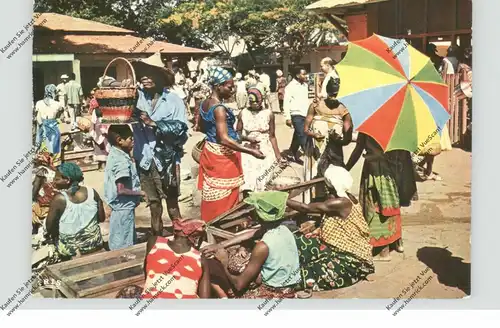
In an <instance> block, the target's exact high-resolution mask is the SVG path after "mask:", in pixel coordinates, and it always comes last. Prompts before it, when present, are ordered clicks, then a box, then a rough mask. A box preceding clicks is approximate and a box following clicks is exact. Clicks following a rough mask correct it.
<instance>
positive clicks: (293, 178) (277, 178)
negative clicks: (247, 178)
mask: <svg viewBox="0 0 500 328" xmlns="http://www.w3.org/2000/svg"><path fill="white" fill-rule="evenodd" d="M287 167H289V168H291V169H292V171H293V175H289V174H285V170H283V169H281V168H279V167H277V168H275V169H274V172H273V173H272V176H271V179H270V180H269V182H268V183H267V186H266V190H276V189H281V188H284V187H287V186H291V185H294V184H298V183H301V182H302V179H301V178H300V174H299V172H297V170H296V169H294V168H293V166H291V165H288V166H287Z"/></svg>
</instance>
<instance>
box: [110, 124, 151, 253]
mask: <svg viewBox="0 0 500 328" xmlns="http://www.w3.org/2000/svg"><path fill="white" fill-rule="evenodd" d="M107 139H108V142H109V143H110V144H111V150H110V152H109V155H108V161H107V164H106V169H105V170H104V198H105V200H106V202H107V203H108V205H109V207H110V208H111V216H110V226H109V249H110V250H116V249H121V248H125V247H129V246H132V245H134V243H135V242H136V231H135V208H136V207H137V206H138V205H139V203H140V199H141V196H142V197H145V196H146V194H145V192H143V191H141V187H140V181H139V176H138V175H137V170H136V167H135V163H134V162H133V161H132V158H131V156H130V152H131V151H132V149H133V147H134V138H133V133H132V130H131V129H130V128H129V126H128V125H111V126H110V127H109V130H108V134H107Z"/></svg>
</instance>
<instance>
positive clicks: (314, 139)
mask: <svg viewBox="0 0 500 328" xmlns="http://www.w3.org/2000/svg"><path fill="white" fill-rule="evenodd" d="M326 92H327V94H328V98H326V99H317V100H315V101H314V102H313V103H312V104H311V106H310V107H309V111H308V113H307V117H306V120H305V123H304V132H305V134H306V135H307V136H308V137H309V138H308V141H307V144H306V160H305V161H304V172H305V180H306V181H307V180H312V179H315V178H316V177H317V176H318V175H319V176H322V173H323V172H324V171H325V170H326V168H327V167H328V166H329V165H330V164H332V165H337V166H341V167H345V164H344V151H343V148H344V146H347V145H348V144H349V143H350V142H351V141H352V131H353V125H352V119H351V115H350V114H349V112H348V111H347V108H345V106H344V105H343V104H341V103H340V102H339V101H338V100H337V99H335V97H336V95H337V90H336V88H335V82H334V80H333V79H330V80H329V82H328V85H327V86H326ZM325 195H326V193H325V191H324V188H322V186H318V187H315V188H314V189H313V190H312V191H311V192H310V193H309V195H308V194H306V197H307V196H309V197H307V198H310V199H314V198H322V197H323V198H324V197H325ZM306 202H307V201H306Z"/></svg>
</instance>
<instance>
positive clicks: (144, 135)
mask: <svg viewBox="0 0 500 328" xmlns="http://www.w3.org/2000/svg"><path fill="white" fill-rule="evenodd" d="M136 107H137V109H138V110H140V111H143V112H146V113H148V115H149V117H150V118H151V119H152V120H153V121H155V122H157V121H168V120H178V121H181V122H184V123H186V124H188V122H187V116H186V106H185V104H184V101H183V100H182V99H181V98H180V97H179V96H178V95H177V94H175V93H173V92H170V91H169V90H168V89H164V90H163V94H162V95H161V96H160V98H159V99H158V101H157V102H156V104H155V107H154V108H153V98H152V97H151V96H150V95H149V94H147V93H145V92H144V91H143V90H140V89H139V90H138V98H137V104H136ZM132 130H133V131H134V158H135V160H136V161H137V162H138V163H139V166H140V167H141V168H142V169H144V170H149V168H150V167H151V162H152V161H154V162H155V164H156V167H157V168H158V171H162V170H163V165H162V163H161V161H160V160H159V159H158V157H157V156H156V152H157V150H158V149H157V146H156V135H155V131H154V128H153V127H150V126H147V125H145V124H143V123H142V122H141V123H139V124H133V126H132ZM178 162H180V159H179V160H178Z"/></svg>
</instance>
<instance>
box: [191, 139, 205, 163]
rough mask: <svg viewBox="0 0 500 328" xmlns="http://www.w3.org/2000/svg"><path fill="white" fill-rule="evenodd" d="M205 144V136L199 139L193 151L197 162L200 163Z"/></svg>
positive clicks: (192, 153) (192, 154)
mask: <svg viewBox="0 0 500 328" xmlns="http://www.w3.org/2000/svg"><path fill="white" fill-rule="evenodd" d="M204 146H205V138H204V139H203V140H201V141H198V142H197V143H196V145H194V147H193V150H192V151H191V156H193V159H194V161H195V162H196V163H198V164H200V157H201V152H202V151H203V147H204Z"/></svg>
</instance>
